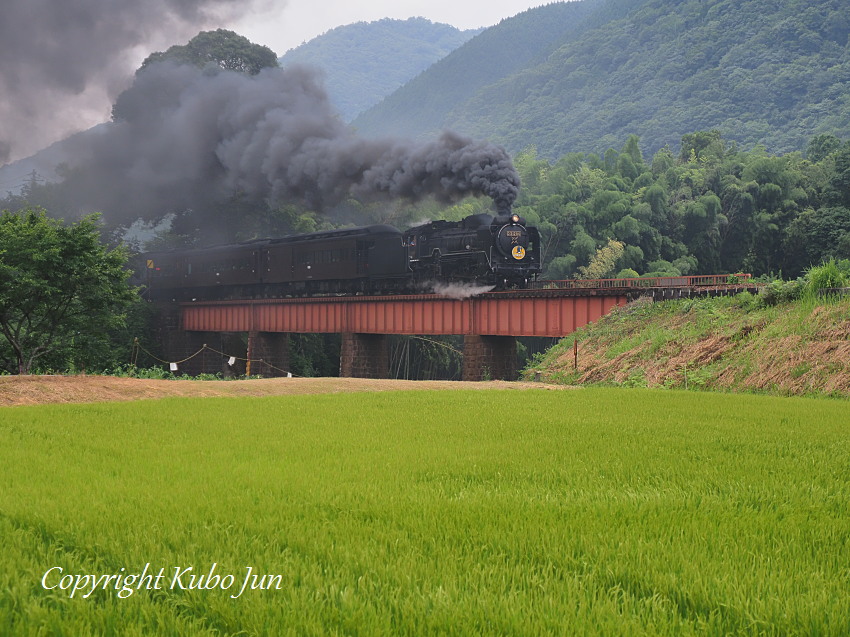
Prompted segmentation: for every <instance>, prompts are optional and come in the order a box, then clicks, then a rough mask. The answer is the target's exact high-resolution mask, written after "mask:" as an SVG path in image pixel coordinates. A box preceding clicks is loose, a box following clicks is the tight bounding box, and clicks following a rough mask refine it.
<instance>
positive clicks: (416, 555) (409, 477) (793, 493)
mask: <svg viewBox="0 0 850 637" xmlns="http://www.w3.org/2000/svg"><path fill="white" fill-rule="evenodd" d="M0 541H2V544H0V634H8V635H88V634H102V635H112V634H121V635H125V634H126V635H151V634H153V635H160V634H161V635H198V634H199V635H236V634H238V635H265V634H273V635H277V634H293V635H380V634H402V635H430V634H452V635H455V634H460V635H467V634H499V635H538V634H564V635H642V634H644V635H847V634H850V404H848V402H847V401H844V400H826V399H804V398H781V397H769V396H750V395H725V394H709V393H694V392H679V391H669V390H627V389H614V388H591V389H579V390H564V391H542V390H540V391H537V390H528V391H513V390H511V391H444V392H425V391H421V392H389V393H374V394H335V395H318V396H317V395H313V396H283V397H269V398H252V399H235V398H222V399H210V398H208V399H166V400H161V401H144V402H137V403H102V404H91V405H71V406H69V405H64V406H58V405H56V406H39V407H14V408H3V409H2V410H0Z"/></svg>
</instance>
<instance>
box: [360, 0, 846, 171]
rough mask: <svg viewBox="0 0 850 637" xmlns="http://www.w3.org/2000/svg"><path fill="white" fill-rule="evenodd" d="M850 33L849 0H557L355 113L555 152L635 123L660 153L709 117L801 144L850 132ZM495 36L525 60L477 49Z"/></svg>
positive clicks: (613, 142) (607, 138) (720, 125)
mask: <svg viewBox="0 0 850 637" xmlns="http://www.w3.org/2000/svg"><path fill="white" fill-rule="evenodd" d="M544 16H545V17H544ZM541 22H543V23H545V26H546V28H547V29H548V30H545V31H544V32H543V33H539V30H540V24H541ZM555 32H557V34H555V35H550V34H553V33H555ZM538 35H539V36H540V37H539V38H537V37H535V36H538ZM848 35H850V12H848V11H847V3H846V0H787V1H784V2H774V1H772V0H633V1H631V2H626V1H625V0H607V1H606V0H581V1H580V2H573V3H568V4H556V5H549V6H546V7H541V8H538V9H532V10H530V11H527V12H525V13H524V14H520V15H519V16H516V17H515V18H512V19H510V20H506V21H504V22H503V23H502V24H500V25H498V26H497V27H493V28H492V29H489V30H487V31H485V32H484V33H482V34H481V35H480V36H478V37H477V38H474V39H473V40H471V41H470V42H468V43H467V44H466V45H465V46H463V47H461V48H459V49H458V50H457V51H455V52H454V53H452V54H451V55H449V56H448V57H447V58H446V59H444V60H442V61H441V62H440V63H438V64H435V65H434V66H433V67H431V68H430V69H429V70H428V71H426V72H425V73H423V74H422V75H421V76H419V77H418V78H416V80H415V81H413V82H410V83H408V84H407V85H406V86H405V87H403V88H402V89H400V90H399V91H397V92H396V93H394V94H393V95H391V96H389V97H388V98H387V99H385V100H384V101H383V102H382V103H381V104H379V105H377V106H376V107H374V108H372V109H370V110H369V111H367V112H366V113H364V114H363V115H361V116H360V117H358V118H357V119H356V120H355V121H354V125H355V126H356V127H357V128H358V130H360V131H361V132H362V133H364V134H377V133H379V132H381V131H387V130H390V131H392V132H396V133H403V134H406V135H408V136H431V135H433V134H434V133H435V132H436V131H437V130H438V129H440V128H441V127H451V128H454V129H457V130H460V131H463V132H466V133H469V134H472V135H475V136H478V137H486V138H489V139H491V140H493V141H497V142H500V143H502V144H504V145H505V146H506V147H507V148H508V149H509V150H512V151H518V150H520V149H522V148H526V147H528V146H530V145H534V146H536V147H537V150H538V152H539V153H540V155H541V156H546V157H552V158H556V157H560V156H562V155H564V154H566V153H568V152H571V151H596V152H604V151H605V149H607V148H609V147H612V146H613V147H620V146H621V145H622V143H623V142H624V140H625V139H626V138H627V137H628V135H629V134H632V133H634V134H637V135H638V136H639V137H640V139H641V146H642V148H643V149H644V150H648V151H651V152H652V151H655V150H657V149H658V148H661V147H663V146H664V145H665V144H670V145H671V146H674V147H677V146H678V145H679V142H680V140H681V138H682V136H683V135H685V134H687V133H690V132H693V131H696V130H709V129H717V130H719V131H720V132H721V133H722V135H723V137H724V139H727V140H731V141H735V142H737V143H739V144H741V145H742V146H744V147H752V146H754V145H756V144H763V145H764V146H765V147H766V148H767V149H768V150H769V151H770V152H776V153H781V152H787V151H791V150H801V149H803V148H805V146H806V143H807V142H808V140H810V139H811V138H812V137H813V136H815V135H817V134H821V133H830V134H833V135H837V136H839V137H848V136H850V43H848ZM485 38H486V39H491V38H492V40H493V41H492V43H490V45H489V49H490V50H501V51H503V52H505V54H506V55H507V54H508V53H509V52H511V51H513V50H516V51H518V52H519V53H520V57H524V58H525V59H524V60H522V61H520V63H518V64H514V65H506V66H504V67H500V65H499V63H498V62H494V63H490V61H488V60H486V59H483V58H482V56H480V55H479V54H478V51H477V50H476V47H477V46H478V45H479V43H480V42H482V41H484V40H485ZM529 42H534V46H533V47H532V48H533V49H534V52H533V53H531V52H529V51H528V50H527V49H526V47H528V46H529V44H528V43H529ZM473 76H475V77H478V78H481V79H480V81H476V82H473V84H475V85H474V86H469V84H470V81H469V80H470V78H471V77H473ZM447 87H456V88H454V89H451V88H449V89H447ZM423 104H424V105H427V108H425V107H424V106H420V107H418V108H417V107H414V105H423ZM425 110H427V112H423V111H425Z"/></svg>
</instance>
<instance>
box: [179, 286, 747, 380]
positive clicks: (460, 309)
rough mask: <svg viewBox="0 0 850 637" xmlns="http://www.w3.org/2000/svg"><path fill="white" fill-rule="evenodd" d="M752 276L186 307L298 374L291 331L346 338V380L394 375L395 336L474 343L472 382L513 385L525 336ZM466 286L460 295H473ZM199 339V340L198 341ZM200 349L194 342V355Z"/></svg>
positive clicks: (202, 323)
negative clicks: (390, 344) (449, 337)
mask: <svg viewBox="0 0 850 637" xmlns="http://www.w3.org/2000/svg"><path fill="white" fill-rule="evenodd" d="M754 288H755V285H754V284H753V283H752V282H751V277H750V275H743V274H738V275H733V276H730V275H702V276H682V277H649V278H637V279H593V280H567V281H538V282H536V283H535V284H533V286H532V287H531V288H530V289H526V290H511V291H504V292H486V293H482V294H477V295H475V296H468V297H467V298H452V297H450V296H446V295H438V294H424V295H395V296H380V297H377V296H327V297H310V298H284V299H248V300H234V301H197V302H192V303H182V304H181V305H180V308H179V330H182V331H183V332H185V333H187V334H188V335H194V341H195V344H197V342H198V340H199V339H203V338H204V335H208V334H209V333H247V334H248V350H249V352H248V354H249V355H248V356H247V358H249V359H250V358H252V357H253V358H262V359H263V360H264V361H272V360H273V361H275V363H270V366H273V367H275V368H277V369H278V370H280V369H286V368H287V367H288V355H286V354H285V353H284V352H282V351H281V350H282V349H285V340H286V339H285V338H281V335H286V334H289V333H340V334H343V341H342V354H341V362H340V372H341V375H343V376H364V377H386V376H387V374H388V364H387V362H386V361H387V358H388V357H387V346H386V335H388V334H417V335H428V334H431V335H434V334H458V335H463V336H464V370H463V378H464V380H479V379H480V378H481V377H482V376H485V375H487V376H490V377H491V378H512V377H514V376H515V374H516V363H515V359H516V341H515V338H516V337H517V336H546V337H562V336H566V335H568V334H570V333H572V332H574V331H575V330H577V329H578V328H580V327H582V326H584V325H587V324H588V323H591V322H593V321H595V320H597V319H598V318H600V317H601V316H603V315H604V314H606V313H608V312H610V311H611V309H612V308H615V307H617V306H621V305H625V304H626V303H628V302H629V301H630V300H632V299H635V298H637V297H639V296H651V297H652V298H653V299H656V300H660V299H667V298H682V297H686V296H693V295H707V294H732V293H737V292H739V291H743V290H753V289H754ZM463 291H464V290H463V288H462V287H459V289H458V292H459V295H462V294H463ZM190 340H191V339H190ZM192 346H193V344H191V343H190V344H189V348H191V347H192Z"/></svg>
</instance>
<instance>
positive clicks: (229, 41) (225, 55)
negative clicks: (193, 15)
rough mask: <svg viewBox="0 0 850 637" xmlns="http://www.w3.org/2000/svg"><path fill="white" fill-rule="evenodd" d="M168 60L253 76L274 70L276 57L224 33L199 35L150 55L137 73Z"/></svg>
mask: <svg viewBox="0 0 850 637" xmlns="http://www.w3.org/2000/svg"><path fill="white" fill-rule="evenodd" d="M166 60H171V61H173V62H177V63H179V64H193V65H195V66H197V67H199V68H204V67H206V66H207V65H209V64H212V65H215V66H217V67H219V68H221V69H225V70H227V71H238V72H240V73H247V74H248V75H256V74H257V73H259V72H260V71H261V70H262V69H264V68H267V67H275V66H277V65H278V64H277V56H276V55H275V52H274V51H272V50H271V49H270V48H269V47H267V46H262V45H261V44H254V43H253V42H251V41H250V40H249V39H248V38H246V37H244V36H241V35H239V34H238V33H234V32H233V31H227V30H226V29H216V30H215V31H201V32H200V33H199V34H198V35H196V36H195V37H194V38H192V39H191V40H189V42H188V43H187V44H175V45H174V46H172V47H170V48H168V49H167V50H166V51H157V52H156V53H151V54H150V55H149V56H148V57H147V58H145V61H144V62H142V66H141V67H140V68H139V71H142V70H143V69H145V68H146V67H147V66H149V65H151V64H154V63H155V62H163V61H166Z"/></svg>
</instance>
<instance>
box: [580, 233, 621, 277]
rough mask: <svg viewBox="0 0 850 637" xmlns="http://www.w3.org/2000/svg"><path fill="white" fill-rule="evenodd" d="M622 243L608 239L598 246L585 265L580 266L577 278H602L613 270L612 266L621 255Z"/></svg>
mask: <svg viewBox="0 0 850 637" xmlns="http://www.w3.org/2000/svg"><path fill="white" fill-rule="evenodd" d="M623 248H624V244H623V242H622V241H616V240H614V239H609V240H608V243H607V245H605V246H603V247H601V248H599V249H598V250H597V251H596V254H595V255H594V256H593V259H591V260H590V263H589V264H587V266H581V267H580V268H579V269H578V271H579V278H581V279H604V278H605V277H606V276H608V275H610V274H611V273H612V272H613V271H614V266H615V265H616V263H617V261H618V260H619V259H620V257H622V256H623Z"/></svg>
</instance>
